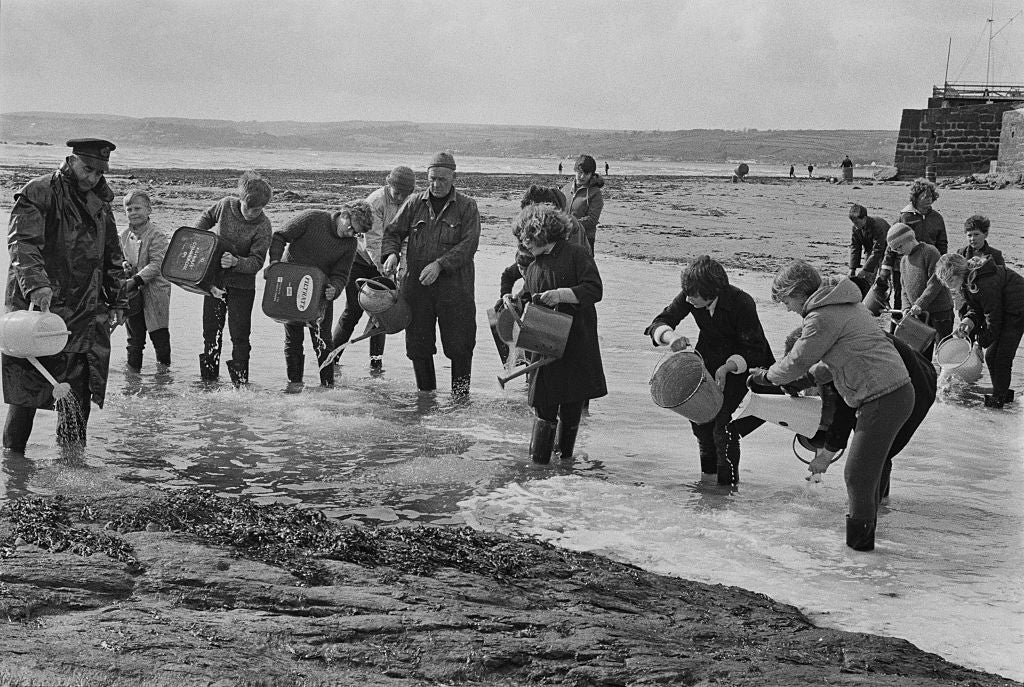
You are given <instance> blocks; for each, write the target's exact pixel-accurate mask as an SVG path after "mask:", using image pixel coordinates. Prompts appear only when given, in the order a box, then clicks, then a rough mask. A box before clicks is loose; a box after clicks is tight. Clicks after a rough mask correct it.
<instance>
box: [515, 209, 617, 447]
mask: <svg viewBox="0 0 1024 687" xmlns="http://www.w3.org/2000/svg"><path fill="white" fill-rule="evenodd" d="M571 227H572V220H571V218H570V217H569V216H568V215H566V214H565V213H564V212H562V211H561V210H559V209H558V208H556V207H554V206H553V205H547V204H542V205H530V206H528V207H526V208H524V209H523V210H522V211H521V212H520V213H519V215H518V217H516V221H515V228H514V233H515V235H516V238H518V239H519V241H520V243H522V244H523V245H524V246H525V247H526V248H527V250H529V251H530V252H531V253H532V254H533V255H534V257H535V259H534V261H533V263H532V264H531V265H530V266H529V268H527V270H526V290H527V291H528V292H529V293H530V294H532V298H533V303H534V306H533V307H537V306H538V305H541V306H547V307H549V308H554V309H555V310H558V311H559V312H564V313H567V314H569V315H572V316H573V321H572V328H571V329H570V330H569V337H568V340H567V341H566V345H565V353H564V354H563V355H562V357H561V358H559V359H558V360H555V361H554V362H552V363H549V364H548V365H545V366H543V367H540V368H538V369H537V370H535V371H534V372H533V373H532V374H531V377H530V395H529V403H530V405H531V406H532V407H533V408H534V409H535V411H536V413H537V419H536V420H535V421H534V425H533V438H532V440H531V442H530V457H531V458H532V459H533V460H534V462H537V463H547V462H549V461H550V460H551V453H552V450H555V451H557V452H558V453H559V454H560V455H561V457H562V460H566V459H569V458H572V456H573V453H574V450H575V445H576V435H577V433H578V432H579V426H580V416H581V415H582V412H583V405H584V403H585V402H586V401H588V400H590V399H592V398H600V397H601V396H604V395H606V394H607V393H608V387H607V385H606V384H605V378H604V368H603V367H602V365H601V349H600V345H599V343H598V339H597V309H596V308H595V307H594V304H595V303H597V302H598V301H599V300H601V296H602V292H603V286H602V284H601V274H600V273H599V272H598V270H597V265H596V264H595V263H594V259H593V258H592V257H591V256H590V251H589V250H588V249H587V248H586V247H583V246H580V245H578V244H573V243H569V242H568V241H566V236H567V235H568V232H569V231H570V229H571ZM556 444H557V447H556Z"/></svg>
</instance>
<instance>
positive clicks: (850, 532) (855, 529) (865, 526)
mask: <svg viewBox="0 0 1024 687" xmlns="http://www.w3.org/2000/svg"><path fill="white" fill-rule="evenodd" d="M846 545H847V546H849V547H850V548H851V549H853V550H854V551H874V550H875V520H874V519H872V520H863V519H860V518H851V517H850V516H849V515H847V516H846Z"/></svg>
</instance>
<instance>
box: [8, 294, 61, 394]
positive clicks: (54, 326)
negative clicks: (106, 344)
mask: <svg viewBox="0 0 1024 687" xmlns="http://www.w3.org/2000/svg"><path fill="white" fill-rule="evenodd" d="M34 308H35V304H34V303H31V304H29V309H28V310H12V311H11V312H8V313H4V314H3V315H0V353H4V354H5V355H10V356H14V357H15V358H25V359H27V360H28V361H29V362H30V363H32V366H33V367H34V368H36V370H38V371H39V374H41V375H43V377H45V378H46V381H48V382H49V383H50V384H51V385H52V386H53V397H54V398H55V399H57V400H60V399H62V398H65V397H67V395H68V394H70V393H71V385H70V384H68V383H67V382H58V381H57V380H56V379H54V377H53V375H52V374H50V371H49V370H47V369H46V368H45V367H43V364H42V363H40V362H39V360H37V358H43V357H46V356H48V355H57V354H58V353H60V352H61V351H63V350H64V346H66V345H67V343H68V337H69V336H70V335H71V332H70V331H68V328H67V325H65V324H64V320H62V319H61V317H60V315H58V314H56V313H52V312H42V311H39V310H35V309H34Z"/></svg>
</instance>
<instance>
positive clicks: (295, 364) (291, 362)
mask: <svg viewBox="0 0 1024 687" xmlns="http://www.w3.org/2000/svg"><path fill="white" fill-rule="evenodd" d="M284 366H285V371H286V372H287V374H288V381H289V382H291V383H293V384H301V383H302V373H303V372H304V371H305V369H306V356H304V355H285V356H284Z"/></svg>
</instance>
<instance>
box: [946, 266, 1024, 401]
mask: <svg viewBox="0 0 1024 687" xmlns="http://www.w3.org/2000/svg"><path fill="white" fill-rule="evenodd" d="M935 276H936V277H937V278H938V279H939V281H941V282H942V283H943V284H944V285H945V286H946V287H947V288H949V289H951V290H952V291H953V293H955V294H959V296H960V298H961V299H962V300H963V304H962V305H961V306H960V327H959V328H958V330H957V334H958V335H959V336H963V337H972V338H974V339H975V340H976V341H977V342H978V343H979V344H981V345H982V346H984V347H985V365H986V366H987V367H988V373H989V376H991V377H992V393H991V394H990V395H987V396H985V405H986V406H988V407H990V408H1002V407H1003V404H1004V403H1009V402H1010V401H1012V400H1013V390H1012V389H1010V380H1011V378H1012V377H1013V357H1014V355H1016V353H1017V347H1018V346H1020V340H1021V337H1022V336H1024V277H1022V276H1021V275H1019V274H1017V273H1016V272H1014V271H1013V270H1011V269H1010V268H1008V267H1005V266H1003V265H997V264H995V263H994V262H992V260H991V259H989V258H988V257H987V256H978V257H973V258H965V257H964V256H962V255H959V254H957V253H947V254H946V255H943V256H942V257H941V258H939V262H938V263H936V265H935Z"/></svg>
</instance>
